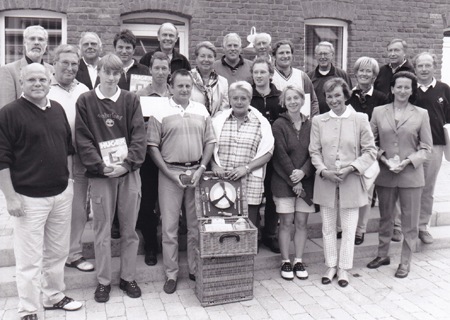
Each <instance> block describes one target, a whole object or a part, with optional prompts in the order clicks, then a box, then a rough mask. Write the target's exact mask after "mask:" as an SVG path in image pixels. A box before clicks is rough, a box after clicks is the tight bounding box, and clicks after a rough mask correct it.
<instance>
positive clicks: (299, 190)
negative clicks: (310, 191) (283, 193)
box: [292, 182, 303, 197]
mask: <svg viewBox="0 0 450 320" xmlns="http://www.w3.org/2000/svg"><path fill="white" fill-rule="evenodd" d="M292 191H294V193H295V194H296V195H297V197H300V196H301V195H302V191H303V185H302V183H301V182H299V183H297V184H296V185H295V186H294V187H292Z"/></svg>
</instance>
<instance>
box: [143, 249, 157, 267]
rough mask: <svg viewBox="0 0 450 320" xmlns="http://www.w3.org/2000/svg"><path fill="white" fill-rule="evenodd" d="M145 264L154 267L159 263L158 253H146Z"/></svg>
mask: <svg viewBox="0 0 450 320" xmlns="http://www.w3.org/2000/svg"><path fill="white" fill-rule="evenodd" d="M144 261H145V264H146V265H148V266H154V265H156V264H157V263H158V259H157V258H156V252H155V251H147V252H146V253H145V259H144Z"/></svg>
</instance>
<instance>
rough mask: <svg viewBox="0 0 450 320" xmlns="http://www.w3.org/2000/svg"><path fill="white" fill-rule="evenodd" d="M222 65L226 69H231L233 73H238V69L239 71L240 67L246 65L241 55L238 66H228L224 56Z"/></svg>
mask: <svg viewBox="0 0 450 320" xmlns="http://www.w3.org/2000/svg"><path fill="white" fill-rule="evenodd" d="M222 65H224V66H225V67H228V68H230V70H231V71H236V70H237V69H239V67H240V66H243V65H244V58H242V56H240V55H239V62H238V63H237V65H235V66H234V67H233V66H230V65H229V64H228V62H227V61H226V60H225V55H223V56H222Z"/></svg>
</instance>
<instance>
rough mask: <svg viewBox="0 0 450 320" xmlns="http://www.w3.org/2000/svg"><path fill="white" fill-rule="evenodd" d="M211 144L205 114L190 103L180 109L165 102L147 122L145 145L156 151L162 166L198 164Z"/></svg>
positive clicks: (169, 102) (209, 125) (214, 138)
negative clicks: (179, 163)
mask: <svg viewBox="0 0 450 320" xmlns="http://www.w3.org/2000/svg"><path fill="white" fill-rule="evenodd" d="M215 142H216V137H215V135H214V131H213V128H212V124H211V117H210V116H209V113H208V111H207V110H206V108H205V106H204V105H202V104H200V103H197V102H194V101H189V105H188V106H187V107H186V109H184V108H183V107H182V106H180V105H177V104H176V103H175V101H174V100H173V99H172V98H168V99H167V101H166V102H165V104H164V105H162V106H161V107H160V108H157V109H156V110H155V111H154V114H153V115H151V117H150V119H149V121H148V129H147V145H149V146H152V147H158V148H159V150H160V152H161V156H162V158H163V160H164V161H165V162H194V161H198V160H200V159H201V157H202V155H203V149H204V147H205V146H206V145H207V144H209V143H215Z"/></svg>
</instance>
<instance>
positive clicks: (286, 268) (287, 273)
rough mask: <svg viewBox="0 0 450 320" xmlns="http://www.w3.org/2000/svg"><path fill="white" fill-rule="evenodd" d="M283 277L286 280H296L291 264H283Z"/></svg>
mask: <svg viewBox="0 0 450 320" xmlns="http://www.w3.org/2000/svg"><path fill="white" fill-rule="evenodd" d="M281 277H282V278H283V279H285V280H293V279H294V271H293V270H292V264H291V263H290V262H283V265H282V266H281Z"/></svg>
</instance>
